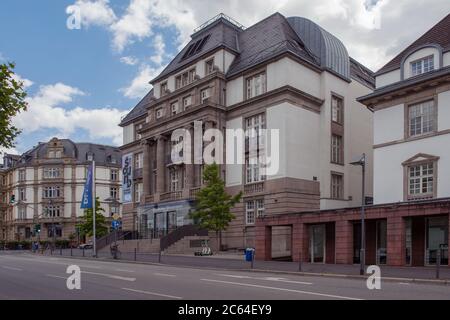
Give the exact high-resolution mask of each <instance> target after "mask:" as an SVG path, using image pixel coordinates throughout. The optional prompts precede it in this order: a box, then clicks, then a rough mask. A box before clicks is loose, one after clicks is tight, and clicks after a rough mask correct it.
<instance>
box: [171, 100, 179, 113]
mask: <svg viewBox="0 0 450 320" xmlns="http://www.w3.org/2000/svg"><path fill="white" fill-rule="evenodd" d="M170 110H171V112H172V115H175V114H177V113H178V112H179V108H178V101H177V102H173V103H172V104H171V105H170Z"/></svg>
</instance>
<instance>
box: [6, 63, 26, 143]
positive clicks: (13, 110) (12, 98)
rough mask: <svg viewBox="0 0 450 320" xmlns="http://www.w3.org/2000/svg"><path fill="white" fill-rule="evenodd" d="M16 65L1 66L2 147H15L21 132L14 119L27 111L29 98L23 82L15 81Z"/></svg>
mask: <svg viewBox="0 0 450 320" xmlns="http://www.w3.org/2000/svg"><path fill="white" fill-rule="evenodd" d="M14 68H15V64H14V63H7V64H0V147H3V148H12V147H14V140H15V138H16V137H17V136H18V135H19V134H20V130H19V129H18V128H16V127H15V126H14V125H13V124H12V119H13V118H14V116H16V115H17V114H18V113H20V112H21V111H24V110H26V109H27V102H26V101H25V98H26V96H27V94H26V92H25V90H24V85H23V82H19V81H17V80H15V79H14V72H13V69H14Z"/></svg>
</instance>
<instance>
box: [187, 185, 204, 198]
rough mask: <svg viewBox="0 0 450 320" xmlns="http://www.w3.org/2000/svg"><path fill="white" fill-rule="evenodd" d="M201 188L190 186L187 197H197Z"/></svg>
mask: <svg viewBox="0 0 450 320" xmlns="http://www.w3.org/2000/svg"><path fill="white" fill-rule="evenodd" d="M201 189H202V188H201V187H197V188H192V189H191V190H189V197H190V198H191V199H195V198H197V194H198V192H199V191H200V190H201Z"/></svg>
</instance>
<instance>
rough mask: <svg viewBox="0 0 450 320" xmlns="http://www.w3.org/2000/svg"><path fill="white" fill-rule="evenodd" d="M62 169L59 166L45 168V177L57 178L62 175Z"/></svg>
mask: <svg viewBox="0 0 450 320" xmlns="http://www.w3.org/2000/svg"><path fill="white" fill-rule="evenodd" d="M60 174H61V171H60V169H59V168H44V178H45V179H57V178H59V177H60Z"/></svg>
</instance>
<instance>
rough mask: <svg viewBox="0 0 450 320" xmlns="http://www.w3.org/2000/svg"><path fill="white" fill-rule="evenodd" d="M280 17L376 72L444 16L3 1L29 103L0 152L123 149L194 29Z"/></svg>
mask: <svg viewBox="0 0 450 320" xmlns="http://www.w3.org/2000/svg"><path fill="white" fill-rule="evenodd" d="M277 11H278V12H280V13H281V14H283V15H285V16H286V17H288V16H294V15H295V16H303V17H306V18H309V19H311V20H312V21H314V22H316V23H318V24H319V25H320V26H322V27H323V28H325V29H326V30H327V31H329V32H331V33H332V34H334V35H335V36H336V37H338V38H339V39H340V40H341V41H342V42H343V43H344V44H345V46H346V47H347V49H348V51H349V54H350V56H352V57H353V58H355V59H356V60H358V61H360V62H361V63H363V64H365V65H366V66H367V67H369V68H371V69H372V70H374V71H376V70H377V69H379V68H381V67H382V66H383V65H384V64H385V63H387V62H388V61H389V60H390V59H391V58H393V57H394V56H395V55H396V54H398V53H399V52H400V51H401V50H402V49H404V48H405V47H406V46H407V45H409V44H410V43H411V42H413V41H414V40H415V39H417V38H418V37H419V36H420V35H422V34H423V33H424V32H426V31H427V30H428V29H429V28H431V27H432V26H433V25H434V24H436V23H437V22H438V21H439V20H440V19H442V18H443V17H445V16H446V15H447V14H448V13H450V1H448V0H315V1H310V0H265V1H260V0H245V1H242V0H222V1H216V0H184V1H182V0H109V1H108V0H57V1H55V0H39V1H35V0H2V1H1V5H0V39H1V42H0V63H4V62H6V61H13V62H15V63H16V69H15V71H16V73H17V77H18V79H20V80H23V82H24V85H25V87H26V91H27V92H28V98H27V102H28V104H29V108H28V110H27V111H26V112H23V113H21V114H20V115H18V116H17V117H16V118H15V119H14V124H15V125H16V126H18V127H19V128H20V129H22V131H23V132H22V134H21V135H20V136H19V137H18V139H17V145H16V147H15V148H14V149H10V150H3V151H4V152H11V153H23V152H25V151H27V150H28V149H30V148H31V147H33V146H34V145H37V144H38V142H41V141H42V142H44V141H48V140H50V139H51V138H52V137H60V138H70V139H72V140H74V141H76V142H94V143H101V144H111V145H120V144H121V142H122V129H121V128H120V127H119V126H118V123H119V122H120V119H121V118H122V117H123V116H125V115H126V114H127V113H128V112H129V111H130V110H131V109H132V108H133V107H134V106H135V105H136V104H137V103H138V102H139V100H140V99H141V98H142V97H143V96H144V95H145V94H146V93H147V92H148V90H150V89H151V85H150V84H149V83H148V82H149V81H150V80H151V79H152V78H154V77H156V76H157V75H158V74H159V72H161V71H162V69H163V68H164V67H165V66H166V65H167V63H168V62H169V61H170V60H171V58H172V57H174V56H175V55H176V54H177V52H178V51H179V50H180V49H181V48H182V47H183V45H185V44H186V43H187V42H188V41H189V38H190V35H191V34H192V31H193V29H195V28H196V27H198V26H199V25H201V24H202V23H203V22H205V21H207V20H209V19H210V18H212V17H213V16H215V15H216V14H218V13H221V12H223V13H225V14H227V15H229V16H231V17H232V18H234V19H235V20H237V21H238V22H240V23H241V24H243V25H244V26H251V25H252V24H254V23H256V22H258V21H259V20H261V19H263V18H265V17H267V16H269V15H270V14H272V13H274V12H277ZM78 18H79V19H78ZM74 19H75V20H74ZM78 21H79V24H76V23H75V22H78ZM74 27H75V28H74Z"/></svg>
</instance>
